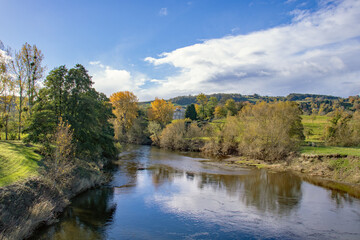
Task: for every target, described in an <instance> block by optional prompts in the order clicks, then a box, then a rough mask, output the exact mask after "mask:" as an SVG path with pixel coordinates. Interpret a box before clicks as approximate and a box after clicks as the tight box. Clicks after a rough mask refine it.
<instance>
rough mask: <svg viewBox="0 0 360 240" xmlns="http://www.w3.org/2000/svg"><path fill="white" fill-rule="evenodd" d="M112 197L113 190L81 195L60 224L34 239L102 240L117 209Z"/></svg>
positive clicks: (97, 190) (42, 232)
mask: <svg viewBox="0 0 360 240" xmlns="http://www.w3.org/2000/svg"><path fill="white" fill-rule="evenodd" d="M112 196H113V189H112V188H102V189H94V190H92V191H88V192H86V193H84V194H81V195H80V196H78V197H76V198H75V199H74V200H73V202H72V204H71V206H70V207H68V208H67V209H66V211H65V212H64V213H63V214H62V216H61V222H60V223H58V224H55V225H53V226H50V227H48V228H46V229H42V230H40V231H39V233H37V235H36V236H34V238H32V239H64V240H65V239H102V238H103V237H104V232H103V231H102V229H103V227H104V226H106V224H107V223H108V222H109V221H111V220H112V217H113V214H114V212H115V209H116V205H115V204H114V203H113V202H112V201H111V199H112Z"/></svg>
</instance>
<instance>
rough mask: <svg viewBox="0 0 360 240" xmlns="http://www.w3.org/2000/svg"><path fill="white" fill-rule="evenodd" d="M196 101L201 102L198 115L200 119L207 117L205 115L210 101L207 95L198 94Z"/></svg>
mask: <svg viewBox="0 0 360 240" xmlns="http://www.w3.org/2000/svg"><path fill="white" fill-rule="evenodd" d="M196 101H197V103H198V104H199V112H198V116H199V118H200V119H205V117H206V115H205V106H206V103H207V101H208V99H207V97H206V95H205V94H204V93H200V94H199V95H197V96H196Z"/></svg>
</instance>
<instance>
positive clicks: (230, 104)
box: [225, 98, 237, 116]
mask: <svg viewBox="0 0 360 240" xmlns="http://www.w3.org/2000/svg"><path fill="white" fill-rule="evenodd" d="M225 108H226V110H227V114H229V115H230V116H234V115H236V113H237V108H236V103H235V100H234V99H232V98H231V99H228V100H226V102H225Z"/></svg>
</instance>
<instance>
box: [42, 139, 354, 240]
mask: <svg viewBox="0 0 360 240" xmlns="http://www.w3.org/2000/svg"><path fill="white" fill-rule="evenodd" d="M121 158H122V160H121V161H119V162H118V170H117V171H116V173H115V174H114V179H113V181H112V182H111V184H110V186H109V187H103V188H101V189H97V190H91V191H88V192H87V193H85V194H83V195H81V196H79V197H77V198H76V199H75V201H74V202H73V204H72V205H71V207H70V208H68V210H67V211H66V212H65V214H64V216H63V217H62V219H61V221H60V222H59V223H58V224H56V225H54V226H52V227H50V228H47V229H46V230H44V231H43V232H42V233H41V234H40V233H39V234H38V237H39V239H119V238H121V239H123V238H125V239H184V238H187V239H239V238H240V239H254V238H255V239H258V238H262V239H263V238H268V239H337V238H342V239H358V238H359V236H360V212H359V210H360V202H359V200H357V199H354V198H352V197H350V196H348V195H346V194H345V195H344V194H339V193H336V192H334V191H330V190H326V189H323V188H320V187H316V186H314V185H311V184H309V183H307V182H303V181H302V180H301V179H300V178H299V177H297V176H295V175H293V174H290V173H272V172H269V171H266V170H245V169H244V170H243V171H236V172H235V171H231V170H223V169H220V168H217V167H213V166H209V165H205V164H203V163H202V162H200V160H202V159H201V158H200V157H199V156H198V155H196V154H192V155H191V157H190V156H189V155H188V154H183V153H180V154H179V153H171V152H167V151H163V150H159V149H156V148H150V147H146V146H141V147H135V148H134V147H133V148H132V149H131V150H130V151H128V152H124V153H123V154H122V156H121ZM115 203H116V205H115ZM339 223H341V224H339Z"/></svg>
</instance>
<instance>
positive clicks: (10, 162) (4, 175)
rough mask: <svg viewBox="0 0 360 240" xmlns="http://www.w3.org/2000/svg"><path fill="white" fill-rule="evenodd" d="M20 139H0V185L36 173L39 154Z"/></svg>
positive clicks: (35, 148)
mask: <svg viewBox="0 0 360 240" xmlns="http://www.w3.org/2000/svg"><path fill="white" fill-rule="evenodd" d="M37 149H38V146H32V147H27V146H25V144H23V143H22V142H21V141H0V187H2V186H5V185H8V184H11V183H13V182H15V181H18V180H21V179H25V178H28V177H30V176H36V175H38V167H39V163H40V161H41V159H42V157H41V155H39V154H37V153H35V152H34V151H35V150H37Z"/></svg>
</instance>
